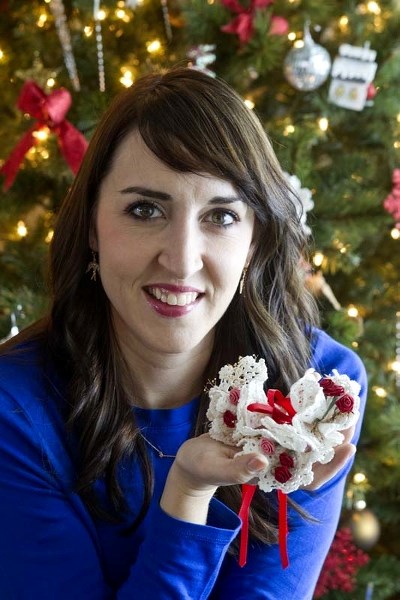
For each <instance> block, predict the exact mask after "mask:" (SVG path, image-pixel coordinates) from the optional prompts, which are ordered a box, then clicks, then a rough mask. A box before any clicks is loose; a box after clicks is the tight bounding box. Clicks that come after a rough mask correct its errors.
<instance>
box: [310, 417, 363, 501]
mask: <svg viewBox="0 0 400 600" xmlns="http://www.w3.org/2000/svg"><path fill="white" fill-rule="evenodd" d="M354 430H355V425H353V427H349V429H345V430H344V431H342V433H343V435H344V440H343V442H342V443H341V444H339V446H336V448H335V449H334V450H335V455H334V457H333V458H332V460H331V461H330V462H328V463H327V464H326V465H322V464H321V463H319V462H316V463H314V465H313V472H314V479H313V481H312V482H311V483H310V484H309V485H307V486H305V487H303V488H301V489H303V490H317V489H318V488H320V487H321V486H322V485H324V483H326V482H327V481H329V480H330V479H332V477H334V476H335V475H336V473H337V472H338V471H340V469H342V468H343V467H344V465H345V464H346V463H347V461H348V460H350V458H351V457H352V456H353V455H354V454H355V451H356V447H355V446H354V444H351V443H350V440H351V439H352V438H353V435H354Z"/></svg>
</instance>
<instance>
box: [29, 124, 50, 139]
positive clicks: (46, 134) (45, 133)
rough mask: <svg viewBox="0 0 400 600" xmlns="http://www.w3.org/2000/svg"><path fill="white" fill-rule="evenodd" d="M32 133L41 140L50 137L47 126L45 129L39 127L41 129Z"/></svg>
mask: <svg viewBox="0 0 400 600" xmlns="http://www.w3.org/2000/svg"><path fill="white" fill-rule="evenodd" d="M32 135H33V137H35V138H36V139H37V140H39V141H40V142H44V141H45V140H47V138H48V137H49V130H48V128H47V127H44V128H43V129H39V131H34V132H33V133H32Z"/></svg>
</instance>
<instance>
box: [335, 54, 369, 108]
mask: <svg viewBox="0 0 400 600" xmlns="http://www.w3.org/2000/svg"><path fill="white" fill-rule="evenodd" d="M375 58H376V51H375V50H371V49H370V48H369V47H368V46H367V45H365V46H350V44H342V45H341V46H340V47H339V56H337V57H336V58H335V60H334V61H333V65H332V70H331V77H332V81H331V84H330V87H329V97H328V99H329V102H332V103H333V104H336V105H337V106H341V107H343V108H348V109H350V110H358V111H360V110H362V109H363V108H364V106H365V104H366V101H367V99H368V88H369V87H370V85H371V84H372V81H373V80H374V77H375V73H376V69H377V66H378V65H377V63H376V62H375Z"/></svg>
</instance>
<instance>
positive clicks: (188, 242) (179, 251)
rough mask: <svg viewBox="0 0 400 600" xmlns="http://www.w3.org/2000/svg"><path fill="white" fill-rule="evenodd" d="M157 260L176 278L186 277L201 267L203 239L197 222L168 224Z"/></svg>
mask: <svg viewBox="0 0 400 600" xmlns="http://www.w3.org/2000/svg"><path fill="white" fill-rule="evenodd" d="M164 234H165V236H164V238H163V243H162V249H161V251H160V254H159V256H158V262H159V264H160V265H162V266H163V267H164V268H165V269H167V270H168V271H169V272H170V273H171V274H173V275H174V277H176V278H177V279H182V280H183V279H188V278H189V277H191V276H192V275H194V274H195V273H197V272H198V271H200V270H201V269H202V267H203V252H204V240H203V237H202V235H201V232H200V231H199V228H198V226H197V224H193V225H191V224H189V223H186V224H181V225H179V226H177V227H174V226H172V225H171V226H168V227H167V228H166V230H165V231H164Z"/></svg>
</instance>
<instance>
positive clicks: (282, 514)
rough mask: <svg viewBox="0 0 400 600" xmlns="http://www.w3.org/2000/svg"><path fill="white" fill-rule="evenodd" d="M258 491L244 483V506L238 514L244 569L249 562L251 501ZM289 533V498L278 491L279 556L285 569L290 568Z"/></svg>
mask: <svg viewBox="0 0 400 600" xmlns="http://www.w3.org/2000/svg"><path fill="white" fill-rule="evenodd" d="M256 489H257V486H256V485H252V484H250V483H244V484H243V485H242V504H241V506H240V510H239V513H238V514H239V518H240V520H241V521H242V529H241V531H240V547H239V567H244V566H245V564H246V562H247V549H248V545H249V513H250V505H251V501H252V500H253V496H254V493H255V491H256ZM288 532H289V529H288V524H287V496H286V494H284V493H283V492H282V491H281V490H278V538H279V555H280V557H281V564H282V567H283V568H284V569H286V568H287V567H288V566H289V558H288V551H287V536H288Z"/></svg>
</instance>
